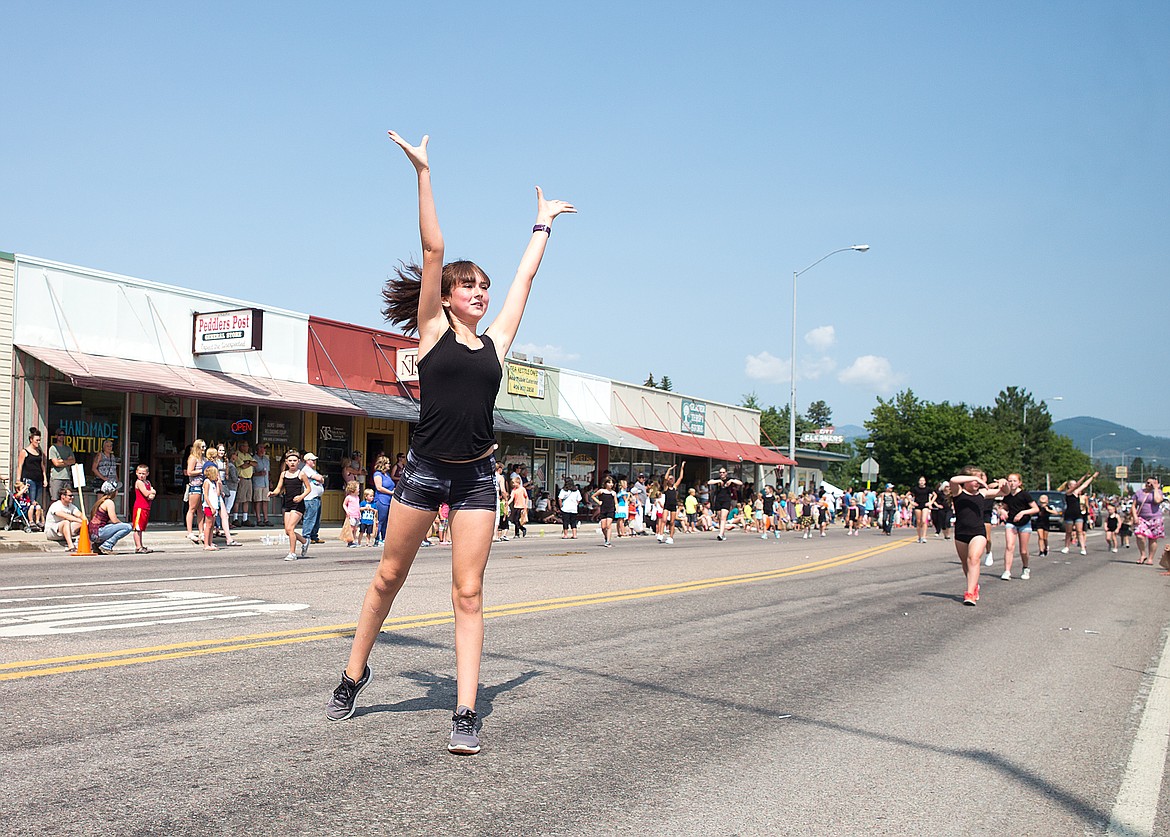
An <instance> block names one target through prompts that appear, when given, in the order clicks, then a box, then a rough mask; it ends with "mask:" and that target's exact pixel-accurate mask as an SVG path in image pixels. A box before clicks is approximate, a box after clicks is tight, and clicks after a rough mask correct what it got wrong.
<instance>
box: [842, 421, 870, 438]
mask: <svg viewBox="0 0 1170 837" xmlns="http://www.w3.org/2000/svg"><path fill="white" fill-rule="evenodd" d="M837 432H838V433H840V434H841V435H842V436H844V437H845V441H846V442H852V441H853V440H854V439H856V438H858V437H865V436H868V435H869V431H868V430H866V429H865V428H864V427H862V426H861V425H858V424H842V425H840V426H839V427H837Z"/></svg>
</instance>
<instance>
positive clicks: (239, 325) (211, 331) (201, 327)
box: [191, 308, 264, 355]
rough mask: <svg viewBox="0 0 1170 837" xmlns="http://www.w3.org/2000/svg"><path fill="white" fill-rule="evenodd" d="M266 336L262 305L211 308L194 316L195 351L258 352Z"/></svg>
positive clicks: (192, 351)
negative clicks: (233, 308)
mask: <svg viewBox="0 0 1170 837" xmlns="http://www.w3.org/2000/svg"><path fill="white" fill-rule="evenodd" d="M263 336H264V312H263V311H262V310H261V309H259V308H237V309H236V310H234V311H207V312H205V313H202V314H195V315H194V329H193V332H192V336H191V353H192V354H196V355H212V354H220V353H221V352H258V351H260V349H261V348H262V346H263Z"/></svg>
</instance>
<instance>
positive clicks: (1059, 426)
mask: <svg viewBox="0 0 1170 837" xmlns="http://www.w3.org/2000/svg"><path fill="white" fill-rule="evenodd" d="M1052 429H1053V431H1055V432H1056V433H1059V434H1060V435H1061V436H1068V437H1069V438H1070V439H1072V441H1073V444H1074V445H1076V446H1077V447H1078V448H1080V449H1081V450H1083V451H1084V452H1085V453H1088V452H1089V441H1090V440H1094V441H1093V445H1092V446H1093V456H1094V457H1096V458H1097V459H1104V460H1105V461H1106V462H1114V463H1116V464H1118V465H1120V464H1121V460H1120V454H1121V453H1122V451H1125V458H1126V459H1127V460H1130V459H1133V457H1135V456H1140V457H1141V458H1142V459H1144V460H1145V461H1146V462H1149V461H1150V460H1151V459H1157V460H1158V461H1159V462H1160V463H1162V462H1165V463H1170V439H1167V438H1165V437H1162V436H1147V435H1145V434H1144V433H1139V432H1138V431H1136V430H1134V429H1133V428H1131V427H1126V426H1125V425H1123V424H1115V423H1114V422H1111V421H1105V419H1099V418H1093V417H1092V416H1077V417H1076V418H1070V419H1061V420H1060V421H1055V422H1053V423H1052ZM1109 433H1115V434H1116V435H1114V436H1109V435H1106V434H1109ZM1134 448H1141V450H1140V451H1138V450H1134Z"/></svg>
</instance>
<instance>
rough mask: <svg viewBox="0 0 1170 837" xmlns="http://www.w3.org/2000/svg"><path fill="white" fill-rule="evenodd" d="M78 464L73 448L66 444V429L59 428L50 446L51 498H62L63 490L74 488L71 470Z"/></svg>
mask: <svg viewBox="0 0 1170 837" xmlns="http://www.w3.org/2000/svg"><path fill="white" fill-rule="evenodd" d="M76 464H77V457H76V456H74V455H73V448H71V447H69V445H67V444H65V428H64V427H58V428H57V432H56V433H54V434H53V444H52V445H50V446H49V496H50V497H60V496H61V489H62V488H74V487H75V486H74V485H73V475H72V473H71V472H70V470H69V469H70V468H72V467H73V466H74V465H76Z"/></svg>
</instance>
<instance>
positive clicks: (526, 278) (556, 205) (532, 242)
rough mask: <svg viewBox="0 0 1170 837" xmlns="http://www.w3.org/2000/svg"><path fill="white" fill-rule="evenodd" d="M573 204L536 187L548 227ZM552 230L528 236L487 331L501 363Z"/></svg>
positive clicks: (539, 218) (539, 212) (539, 215)
mask: <svg viewBox="0 0 1170 837" xmlns="http://www.w3.org/2000/svg"><path fill="white" fill-rule="evenodd" d="M576 211H577V210H576V208H575V207H574V206H573V205H572V204H571V203H566V202H565V201H550V200H545V197H544V192H543V191H542V190H541V188H540V187H539V186H537V187H536V223H537V224H538V225H542V226H545V227H549V228H551V227H552V222H553V219H554V218H556V217H557V216H558V215H560V214H562V213H565V212H576ZM551 235H552V233H546V232H544V231H543V230H535V231H534V232H533V233H532V237H531V238H529V239H528V247H526V248H525V250H524V255H523V256H521V257H520V266H519V267H518V268H516V277H515V278H514V279H513V280H512V287H510V288H508V295H507V296H506V297H505V298H504V307H503V308H502V309H501V310H500V313H499V315H497V316H496V319H495V320H494V321H493V322H492V324H491V325H490V326H488V329H487V334H488V336H489V337H491V338H492V342H493V343H494V344H495V346H496V354H498V355H499V356H500V363H503V362H504V358H505V357H507V355H508V351H509V349H511V347H512V341H513V340H515V339H516V332H517V331H519V330H520V318H521V317H523V316H524V307H525V306H526V305H527V304H528V294H529V293H531V291H532V280H533V279H535V278H536V271H537V270H539V269H540V262H541V259H543V258H544V250H545V248H546V247H547V246H548V240H549V238H550V237H551Z"/></svg>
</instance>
